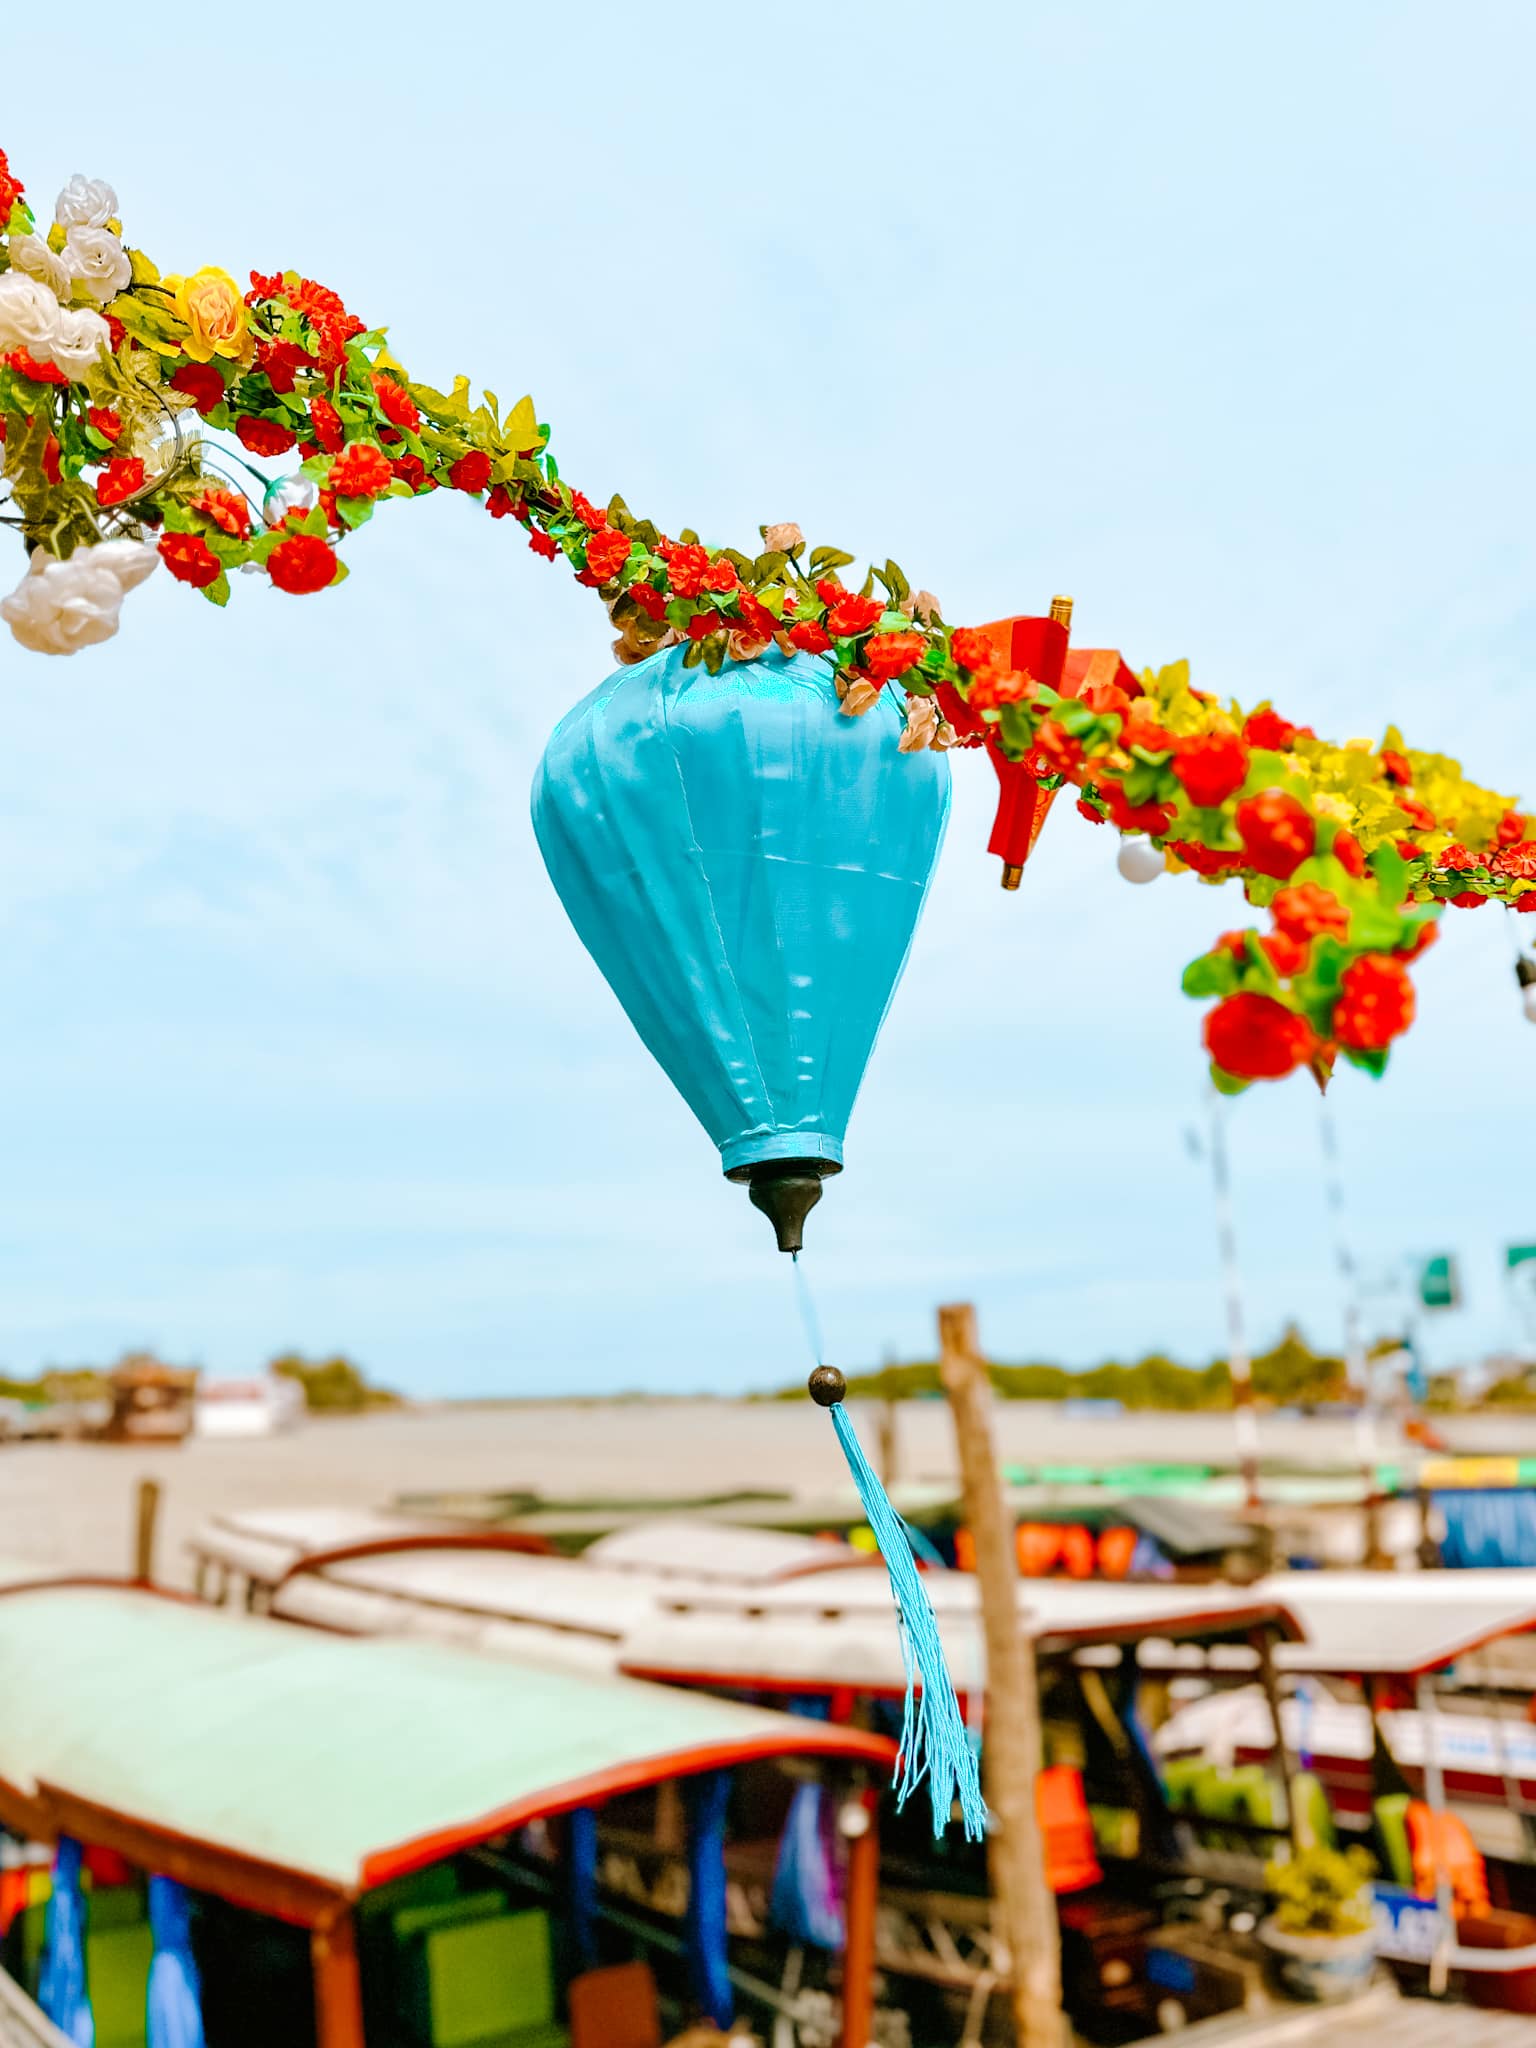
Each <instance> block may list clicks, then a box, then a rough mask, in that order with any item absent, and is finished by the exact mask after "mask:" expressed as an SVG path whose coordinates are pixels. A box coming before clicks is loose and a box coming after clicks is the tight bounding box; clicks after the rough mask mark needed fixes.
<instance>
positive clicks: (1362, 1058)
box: [1344, 1045, 1388, 1081]
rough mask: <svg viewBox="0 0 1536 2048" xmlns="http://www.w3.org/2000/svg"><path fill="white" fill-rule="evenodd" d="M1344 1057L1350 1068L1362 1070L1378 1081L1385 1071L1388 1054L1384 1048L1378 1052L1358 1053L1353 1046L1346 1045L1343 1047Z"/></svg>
mask: <svg viewBox="0 0 1536 2048" xmlns="http://www.w3.org/2000/svg"><path fill="white" fill-rule="evenodd" d="M1344 1057H1345V1059H1347V1060H1348V1061H1349V1063H1350V1065H1351V1066H1352V1067H1361V1068H1363V1069H1364V1070H1365V1072H1366V1073H1367V1074H1372V1075H1374V1076H1375V1078H1376V1079H1377V1080H1378V1081H1379V1080H1380V1079H1381V1077H1382V1075H1383V1074H1384V1073H1385V1072H1386V1071H1387V1058H1388V1054H1387V1049H1386V1047H1385V1046H1382V1047H1381V1048H1380V1050H1378V1051H1371V1052H1360V1051H1358V1050H1357V1049H1356V1048H1355V1047H1354V1046H1352V1045H1346V1046H1345V1047H1344Z"/></svg>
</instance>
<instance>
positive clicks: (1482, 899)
mask: <svg viewBox="0 0 1536 2048" xmlns="http://www.w3.org/2000/svg"><path fill="white" fill-rule="evenodd" d="M1445 900H1446V902H1447V903H1454V904H1455V906H1456V908H1457V909H1458V910H1481V909H1482V907H1483V905H1484V904H1485V903H1486V902H1487V901H1488V898H1487V897H1486V896H1485V895H1483V893H1482V891H1481V890H1480V889H1463V890H1462V891H1461V893H1460V895H1457V896H1447V897H1446V899H1445Z"/></svg>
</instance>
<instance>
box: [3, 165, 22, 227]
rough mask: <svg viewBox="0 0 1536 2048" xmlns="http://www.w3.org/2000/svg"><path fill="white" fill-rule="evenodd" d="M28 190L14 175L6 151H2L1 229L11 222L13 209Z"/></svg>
mask: <svg viewBox="0 0 1536 2048" xmlns="http://www.w3.org/2000/svg"><path fill="white" fill-rule="evenodd" d="M26 189H27V188H26V186H25V185H23V183H22V182H21V180H20V178H18V177H16V176H14V175H13V173H12V171H11V167H10V165H9V164H8V163H7V162H6V160H5V151H4V150H3V149H0V227H3V226H4V225H5V223H6V221H7V220H9V218H10V213H11V208H12V207H13V206H14V205H15V204H16V202H17V200H18V199H19V198H20V197H21V195H22V194H23V192H25V191H26Z"/></svg>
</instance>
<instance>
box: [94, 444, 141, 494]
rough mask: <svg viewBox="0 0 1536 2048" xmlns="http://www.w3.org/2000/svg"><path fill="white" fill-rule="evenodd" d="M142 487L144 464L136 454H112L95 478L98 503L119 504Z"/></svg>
mask: <svg viewBox="0 0 1536 2048" xmlns="http://www.w3.org/2000/svg"><path fill="white" fill-rule="evenodd" d="M143 488H144V464H143V463H142V462H141V461H140V459H139V457H138V456H137V455H114V456H113V458H112V460H111V461H110V462H109V463H108V464H107V465H106V467H105V468H104V469H103V470H102V471H101V473H100V475H99V476H98V477H97V479H96V502H97V504H98V505H121V504H123V503H124V502H125V500H127V499H129V498H131V497H133V496H134V495H135V494H136V493H137V492H139V491H142V490H143Z"/></svg>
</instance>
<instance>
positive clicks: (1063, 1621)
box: [620, 1571, 1296, 1693]
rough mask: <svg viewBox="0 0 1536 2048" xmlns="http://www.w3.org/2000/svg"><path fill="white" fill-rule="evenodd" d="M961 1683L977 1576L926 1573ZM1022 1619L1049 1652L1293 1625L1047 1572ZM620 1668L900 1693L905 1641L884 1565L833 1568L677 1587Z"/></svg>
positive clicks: (971, 1672) (1174, 1592)
mask: <svg viewBox="0 0 1536 2048" xmlns="http://www.w3.org/2000/svg"><path fill="white" fill-rule="evenodd" d="M924 1585H925V1587H926V1588H927V1591H928V1596H929V1598H930V1600H931V1601H932V1603H933V1607H934V1612H935V1614H936V1615H937V1617H938V1620H939V1629H940V1634H941V1635H942V1636H943V1639H944V1647H945V1652H946V1655H947V1657H948V1659H949V1666H950V1672H951V1675H952V1677H953V1678H954V1681H955V1685H956V1688H957V1690H959V1691H960V1692H964V1693H969V1692H973V1691H976V1690H978V1689H979V1687H980V1685H981V1683H982V1680H983V1675H984V1670H985V1661H984V1654H983V1646H982V1636H981V1628H980V1620H979V1614H978V1607H977V1586H976V1580H975V1579H974V1578H973V1577H972V1576H971V1575H970V1574H968V1573H962V1572H937V1571H935V1572H929V1573H927V1574H926V1575H925V1577H924ZM1019 1612H1020V1618H1021V1620H1022V1621H1023V1623H1024V1625H1025V1626H1026V1627H1027V1628H1028V1630H1029V1632H1030V1634H1031V1636H1032V1637H1033V1638H1034V1640H1035V1642H1036V1644H1037V1645H1038V1646H1040V1647H1041V1648H1043V1649H1045V1650H1047V1651H1053V1650H1054V1651H1059V1650H1066V1649H1070V1648H1072V1647H1074V1646H1076V1645H1086V1644H1091V1643H1112V1642H1138V1641H1145V1640H1156V1639H1162V1638H1169V1639H1174V1640H1179V1641H1186V1642H1187V1641H1193V1640H1199V1639H1206V1640H1209V1639H1211V1638H1227V1637H1231V1636H1238V1635H1242V1634H1244V1633H1245V1632H1247V1631H1249V1630H1251V1629H1254V1628H1258V1627H1262V1626H1264V1625H1266V1624H1275V1625H1278V1626H1279V1627H1280V1629H1281V1630H1282V1631H1283V1632H1284V1633H1286V1634H1288V1635H1289V1634H1294V1633H1295V1632H1296V1629H1295V1624H1294V1622H1293V1621H1292V1619H1291V1617H1290V1616H1289V1615H1288V1614H1287V1613H1286V1612H1285V1611H1284V1610H1283V1609H1282V1608H1279V1607H1277V1605H1276V1603H1275V1602H1274V1600H1273V1598H1272V1597H1269V1596H1257V1595H1255V1594H1254V1593H1253V1592H1252V1591H1251V1590H1247V1589H1240V1588H1236V1587H1224V1586H1198V1587H1194V1586H1145V1585H1118V1584H1111V1583H1095V1582H1092V1581H1087V1582H1078V1581H1072V1580H1058V1579H1040V1580H1032V1581H1026V1582H1023V1583H1022V1584H1021V1585H1020V1588H1019ZM620 1665H621V1669H623V1670H625V1671H627V1672H630V1673H631V1674H636V1675H638V1674H642V1673H643V1674H645V1675H648V1676H651V1677H655V1678H665V1679H673V1680H691V1681H693V1682H695V1683H702V1684H706V1685H722V1686H732V1687H736V1686H739V1687H752V1688H759V1689H764V1690H769V1691H785V1692H793V1691H826V1690H827V1689H828V1688H829V1687H838V1686H851V1687H853V1688H854V1689H855V1690H857V1691H866V1692H880V1693H896V1692H900V1691H901V1690H902V1688H903V1686H904V1685H905V1671H904V1668H903V1665H902V1658H901V1643H900V1638H899V1635H898V1632H897V1630H896V1629H895V1627H894V1626H893V1617H892V1601H891V1592H890V1587H889V1585H888V1583H887V1582H886V1578H885V1574H884V1573H883V1572H863V1571H853V1572H850V1571H844V1572H827V1573H823V1574H821V1575H820V1576H818V1577H816V1578H811V1579H806V1580H803V1581H800V1582H798V1583H790V1584H787V1585H778V1586H771V1587H766V1588H763V1589H762V1590H760V1591H757V1592H753V1593H751V1594H740V1593H738V1594H735V1595H730V1594H724V1593H718V1592H715V1593H709V1594H706V1595H704V1596H702V1597H699V1598H694V1599H691V1600H683V1599H679V1598H677V1597H676V1596H668V1597H667V1598H665V1599H664V1600H662V1601H660V1602H658V1603H656V1604H655V1605H654V1606H653V1607H652V1609H651V1611H650V1613H649V1614H648V1615H646V1616H644V1617H642V1618H641V1619H640V1620H638V1621H637V1622H636V1623H635V1625H634V1626H633V1627H632V1628H631V1629H630V1631H629V1633H628V1635H627V1636H626V1638H625V1641H624V1646H623V1650H622V1653H621V1659H620Z"/></svg>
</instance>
